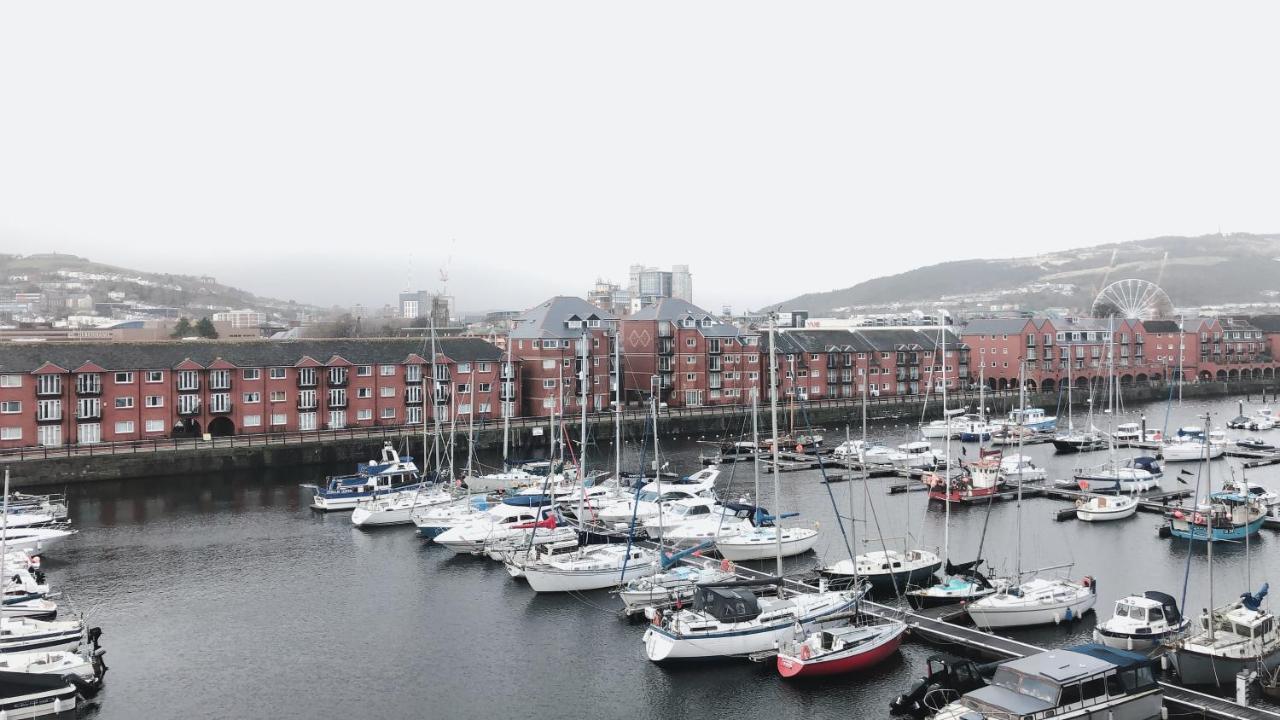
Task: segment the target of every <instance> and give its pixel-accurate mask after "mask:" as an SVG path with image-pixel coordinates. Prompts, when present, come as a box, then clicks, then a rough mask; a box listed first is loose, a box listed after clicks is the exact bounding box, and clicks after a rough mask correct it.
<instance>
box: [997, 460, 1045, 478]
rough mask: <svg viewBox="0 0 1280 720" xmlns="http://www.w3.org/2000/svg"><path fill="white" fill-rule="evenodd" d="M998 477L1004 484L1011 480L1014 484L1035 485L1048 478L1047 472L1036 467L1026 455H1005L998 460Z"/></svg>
mask: <svg viewBox="0 0 1280 720" xmlns="http://www.w3.org/2000/svg"><path fill="white" fill-rule="evenodd" d="M1000 477H1002V478H1003V479H1004V480H1005V482H1009V481H1010V480H1012V481H1014V482H1026V483H1035V482H1041V481H1043V480H1044V479H1046V478H1048V477H1049V471H1048V470H1047V469H1045V468H1043V467H1038V466H1037V465H1036V464H1035V462H1034V461H1033V460H1032V459H1031V458H1030V457H1028V456H1026V455H1005V456H1003V457H1001V458H1000Z"/></svg>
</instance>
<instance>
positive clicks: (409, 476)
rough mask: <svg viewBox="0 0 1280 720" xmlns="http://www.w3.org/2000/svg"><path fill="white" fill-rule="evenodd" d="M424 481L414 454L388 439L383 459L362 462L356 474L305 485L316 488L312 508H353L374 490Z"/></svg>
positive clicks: (414, 485) (403, 487) (410, 486)
mask: <svg viewBox="0 0 1280 720" xmlns="http://www.w3.org/2000/svg"><path fill="white" fill-rule="evenodd" d="M421 484H422V477H421V476H420V475H419V474H418V466H417V465H415V464H414V462H413V458H412V457H409V456H407V455H406V456H404V457H401V456H400V453H399V452H397V451H396V449H395V448H394V447H392V445H391V442H390V441H388V442H387V443H386V444H384V445H383V446H382V457H381V459H379V460H370V461H369V462H367V463H360V464H359V465H357V466H356V472H355V474H353V475H340V476H335V477H330V478H327V479H326V480H325V482H324V483H323V484H319V485H317V484H314V483H305V484H303V485H302V487H304V488H307V489H310V490H311V491H312V498H311V507H312V509H314V510H322V511H333V510H351V509H353V508H355V506H356V503H357V502H358V501H359V500H360V499H362V498H367V497H371V496H373V494H374V493H378V492H381V493H387V492H391V491H395V490H414V489H417V488H418V487H419V486H420V485H421Z"/></svg>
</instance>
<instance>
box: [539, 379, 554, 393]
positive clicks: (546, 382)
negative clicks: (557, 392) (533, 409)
mask: <svg viewBox="0 0 1280 720" xmlns="http://www.w3.org/2000/svg"><path fill="white" fill-rule="evenodd" d="M555 387H556V381H555V379H554V378H543V380H542V388H543V389H544V390H554V389H555Z"/></svg>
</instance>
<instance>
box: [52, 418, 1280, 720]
mask: <svg viewBox="0 0 1280 720" xmlns="http://www.w3.org/2000/svg"><path fill="white" fill-rule="evenodd" d="M1206 409H1211V410H1212V411H1213V412H1214V425H1215V426H1217V425H1222V424H1223V423H1224V422H1225V420H1227V419H1228V418H1230V417H1233V416H1234V415H1236V400H1235V399H1231V400H1222V401H1216V402H1209V403H1204V402H1196V403H1192V402H1187V403H1185V404H1183V405H1181V406H1178V405H1176V404H1175V405H1173V406H1172V407H1171V408H1166V406H1165V405H1164V404H1158V405H1150V406H1146V407H1142V408H1133V409H1132V412H1129V413H1126V415H1125V417H1124V418H1122V419H1121V420H1120V421H1124V420H1134V421H1136V419H1137V413H1139V412H1145V413H1146V414H1147V420H1148V424H1149V426H1151V427H1166V426H1167V428H1168V430H1169V431H1170V432H1172V431H1173V430H1174V429H1175V428H1176V427H1178V426H1179V425H1189V424H1198V422H1197V421H1196V419H1195V416H1196V415H1197V414H1200V413H1203V412H1204V411H1205V410H1206ZM1246 409H1248V408H1246ZM1050 411H1051V412H1052V409H1050ZM1166 411H1168V419H1167V423H1166V418H1165V415H1166ZM1076 422H1077V426H1083V425H1084V424H1085V419H1084V418H1083V417H1077V418H1076ZM1095 422H1096V424H1097V425H1098V426H1099V427H1101V428H1104V429H1105V427H1106V426H1107V422H1106V420H1105V419H1103V418H1098V419H1096V420H1095ZM1064 425H1065V418H1062V419H1061V420H1060V427H1061V426H1064ZM913 430H914V424H913V425H912V427H908V426H907V425H904V424H898V425H884V424H881V425H877V426H873V427H872V428H871V429H870V431H869V434H870V436H871V437H872V438H873V439H876V440H880V441H882V442H884V443H886V444H899V443H902V442H906V441H907V440H908V439H914V437H910V436H912V435H913ZM638 431H639V429H638V428H636V429H634V430H633V431H632V432H631V434H632V436H633V437H632V441H631V442H629V444H628V445H627V446H626V449H625V454H624V457H625V459H624V469H636V468H637V467H638V463H639V451H640V447H641V446H640V444H639V443H638V442H636V440H635V438H634V435H635V433H637V432H638ZM850 431H851V432H852V433H853V434H854V435H859V434H860V433H861V429H860V428H859V427H856V426H855V427H852V428H850ZM844 432H845V429H844V428H843V427H841V428H838V429H837V428H832V427H830V426H828V427H827V428H825V435H826V438H827V443H828V444H829V445H833V444H836V443H838V442H839V441H840V440H841V439H843V435H844ZM1232 434H1233V435H1236V436H1243V435H1244V433H1232ZM1259 435H1261V436H1262V437H1264V438H1273V440H1272V441H1273V442H1275V441H1280V430H1274V431H1270V432H1266V433H1259ZM732 439H737V438H732ZM708 440H719V439H715V438H708ZM1277 444H1280V442H1277ZM934 445H935V447H941V446H942V441H934ZM648 447H649V445H648V444H646V453H648V452H650V451H649V450H648V449H647V448H648ZM962 447H963V454H961V453H962V451H961V448H962ZM417 449H418V448H414V450H415V454H416V450H417ZM662 450H663V455H662V456H663V459H664V461H666V462H669V464H670V465H669V469H671V470H673V471H676V472H680V473H682V474H688V473H691V472H693V471H695V470H697V469H698V455H699V453H703V452H710V451H712V450H714V446H712V445H705V444H700V443H699V442H698V439H697V438H684V439H679V440H674V441H672V440H665V441H663V443H662ZM954 450H955V454H956V456H958V457H961V458H967V459H976V457H977V446H976V445H974V444H965V445H963V446H962V445H961V444H960V443H958V442H957V443H954ZM1011 451H1012V449H1006V452H1011ZM590 452H591V454H590V455H589V461H590V465H591V466H593V467H604V468H607V469H612V465H613V447H612V446H611V445H607V444H606V445H602V446H599V447H592V448H591V451H590ZM1023 453H1024V454H1026V455H1028V456H1031V457H1032V458H1033V459H1034V462H1035V463H1036V465H1038V466H1045V467H1047V468H1049V470H1050V478H1051V479H1058V478H1065V477H1068V476H1070V474H1071V473H1072V472H1073V470H1075V469H1076V468H1081V467H1088V466H1094V465H1098V464H1101V463H1102V462H1104V461H1105V460H1106V453H1105V452H1097V453H1089V454H1085V455H1065V456H1062V455H1059V456H1055V455H1053V448H1052V445H1035V446H1028V447H1026V448H1025V449H1024V450H1023ZM1139 454H1142V451H1137V450H1123V451H1120V455H1121V456H1122V457H1131V456H1135V455H1139ZM482 460H484V461H487V462H488V463H491V464H492V463H496V461H497V459H496V458H491V457H489V458H482ZM1184 468H1185V469H1187V470H1190V471H1191V474H1182V473H1181V472H1180V471H1181V470H1183V469H1184ZM1199 469H1200V467H1199V466H1198V465H1195V464H1181V465H1179V464H1174V465H1171V466H1167V467H1166V468H1165V470H1166V472H1165V479H1164V489H1166V490H1172V489H1176V488H1181V487H1187V488H1191V489H1194V488H1195V487H1196V483H1197V479H1198V478H1197V473H1198V472H1199ZM349 470H350V468H348V467H333V468H325V467H305V468H292V469H272V470H263V471H259V472H248V473H237V474H227V475H205V476H195V477H170V478H161V479H148V480H138V481H124V482H103V483H95V484H85V485H81V486H73V487H71V488H70V489H69V492H70V500H71V517H72V520H73V522H74V524H75V526H76V527H77V528H78V529H79V530H80V532H79V534H78V535H77V536H75V537H73V538H71V539H69V540H67V541H66V542H65V543H64V544H62V545H59V546H57V547H55V548H53V549H51V550H50V552H48V553H46V571H47V573H48V575H49V578H50V580H51V582H54V583H56V584H57V587H58V588H61V589H68V590H70V589H74V592H69V593H68V595H67V597H66V598H65V600H66V602H67V603H68V604H69V605H70V606H71V607H72V608H74V609H75V610H77V611H79V612H83V613H84V614H85V615H86V618H87V620H88V621H89V623H90V624H92V625H98V626H101V627H102V628H103V629H104V635H103V643H104V646H105V647H106V648H107V651H108V655H107V660H108V663H109V665H110V666H111V671H110V673H109V674H108V676H107V688H106V690H105V692H104V693H103V694H102V695H101V696H100V697H99V698H98V699H97V700H96V701H95V702H94V703H93V704H92V705H91V706H90V707H89V709H87V710H85V711H82V713H81V716H83V717H94V718H102V719H103V720H107V719H111V720H114V719H116V718H138V717H173V718H204V717H210V718H212V717H218V718H224V717H244V718H250V717H264V718H268V717H269V718H363V717H382V718H401V717H404V718H410V717H412V718H450V719H451V720H452V719H464V718H492V717H511V718H550V717H564V716H579V715H582V716H590V717H593V718H614V717H617V718H623V717H625V718H636V719H642V718H653V719H655V720H658V719H664V720H665V719H666V718H677V717H723V716H726V715H728V714H730V713H737V712H751V713H752V714H767V715H768V716H770V717H779V718H806V719H808V718H815V717H817V718H822V717H832V718H835V717H847V716H849V714H850V713H851V712H852V711H854V710H855V709H856V710H858V711H859V712H858V716H860V717H862V716H865V717H887V715H888V712H887V704H888V702H889V700H890V699H892V697H893V696H894V695H896V694H897V693H898V692H900V691H901V690H903V689H905V687H906V686H907V685H908V684H909V683H910V682H911V681H912V680H913V679H914V678H915V677H917V676H919V675H920V674H922V671H923V667H924V661H925V659H926V658H927V657H928V656H929V655H931V654H935V653H938V652H942V651H943V650H944V649H940V648H937V647H932V646H928V645H924V644H921V643H918V642H914V641H911V642H908V643H906V644H904V646H903V648H902V650H901V652H900V653H899V654H898V655H897V656H896V657H894V658H893V659H891V660H890V661H889V662H886V663H885V664H883V665H882V666H880V667H877V668H876V669H875V670H873V671H872V672H870V673H866V674H863V675H855V676H844V677H836V678H831V679H827V680H823V681H818V682H803V683H797V682H785V681H783V680H781V679H780V678H779V677H778V676H777V673H776V671H775V669H774V667H773V665H772V664H771V663H762V664H753V663H751V662H748V661H727V662H722V663H702V664H694V665H684V666H670V667H669V666H658V665H653V664H651V663H649V662H648V661H647V660H646V659H645V657H644V652H643V646H642V644H641V635H642V633H643V631H644V627H643V625H641V624H637V623H629V622H627V621H626V620H624V619H622V618H621V617H620V615H619V609H620V603H619V602H618V601H617V600H616V598H614V597H613V596H612V595H610V594H609V593H608V592H605V591H601V592H592V593H585V594H564V595H538V594H535V593H533V592H532V591H531V590H530V589H529V588H528V586H527V585H526V584H525V583H524V582H523V581H517V580H513V579H512V578H511V577H509V576H508V574H507V573H506V571H505V570H504V569H503V568H502V567H501V566H500V565H498V564H496V563H492V562H490V561H488V560H487V559H479V558H473V557H470V556H458V555H454V554H453V553H451V552H449V551H448V550H446V549H444V548H442V547H440V546H437V545H434V544H432V543H430V542H427V541H424V540H422V539H420V538H418V537H417V536H416V535H415V534H414V532H413V528H412V526H401V527H392V528H382V529H377V530H373V531H361V530H357V529H354V528H352V526H351V524H350V521H349V515H348V514H347V513H333V514H328V515H323V514H319V513H314V512H312V511H311V510H309V509H308V507H307V505H308V501H309V492H308V491H307V490H305V489H302V488H300V487H299V486H298V484H299V483H300V482H308V481H314V480H317V479H319V478H320V477H322V476H324V475H326V474H332V473H338V472H347V471H349ZM1232 474H1234V476H1235V477H1236V479H1239V478H1240V474H1241V470H1240V461H1238V460H1231V459H1229V460H1220V461H1215V462H1214V463H1213V476H1214V485H1215V487H1217V486H1218V485H1219V484H1220V482H1221V480H1222V479H1224V478H1226V477H1230V476H1231V475H1232ZM1178 477H1181V478H1183V479H1184V480H1186V482H1187V484H1186V485H1183V484H1180V483H1179V482H1178V481H1177V478H1178ZM1248 479H1249V482H1251V483H1259V484H1262V485H1264V486H1267V487H1269V488H1273V489H1280V466H1273V467H1268V468H1259V469H1256V470H1251V471H1249V475H1248ZM820 480H821V475H820V473H819V472H818V471H816V470H813V471H800V472H790V473H785V474H784V475H783V476H782V486H783V495H782V498H781V499H777V498H774V497H773V491H772V478H771V477H769V476H765V477H762V482H761V485H762V490H761V497H760V501H761V504H763V505H765V506H766V507H768V508H769V509H770V510H774V511H778V510H780V511H784V512H790V511H798V512H800V513H801V514H800V516H799V517H798V518H795V519H792V520H789V521H788V522H790V523H798V524H809V525H814V524H816V525H818V526H819V527H820V528H821V529H822V539H821V541H820V542H819V544H818V546H817V548H816V552H815V553H813V554H808V555H804V556H800V557H797V558H792V559H789V560H788V561H787V567H788V568H789V569H793V570H803V569H808V568H812V567H815V566H817V565H820V564H821V563H822V562H823V560H824V559H825V560H827V561H834V560H837V559H840V558H841V557H844V556H846V555H847V550H846V545H845V541H844V539H843V538H842V537H841V534H840V531H839V523H838V521H837V517H836V514H835V512H834V510H833V500H834V505H835V507H838V508H839V509H840V512H841V513H842V514H847V512H848V507H849V502H850V493H852V496H853V497H852V499H853V508H854V515H855V517H856V518H857V520H856V522H855V524H854V525H855V527H856V536H857V547H858V551H859V552H864V551H866V550H870V549H879V548H880V547H881V543H882V542H883V543H884V544H885V545H886V546H888V547H889V548H891V549H892V548H895V547H896V548H899V549H900V548H901V547H902V545H903V543H904V542H905V541H904V538H905V537H908V536H909V537H910V538H911V540H910V543H911V544H912V545H913V546H919V545H923V546H926V547H930V548H937V549H938V550H939V551H941V550H942V545H943V538H944V524H943V517H944V512H943V510H942V507H941V505H937V504H935V505H934V506H932V507H928V506H927V505H928V503H927V501H926V497H925V495H924V493H919V492H916V493H900V494H892V495H891V494H889V493H888V488H889V486H890V485H893V484H896V483H900V482H902V480H900V479H898V478H882V479H872V480H868V481H865V482H864V481H854V482H848V483H841V484H831V485H828V484H824V483H822V482H821V481H820ZM1199 481H1200V482H1201V488H1202V489H1203V487H1204V485H1203V483H1204V478H1203V477H1200V478H1199ZM753 486H754V481H753V477H752V468H751V465H750V464H749V463H742V464H739V465H736V466H725V467H724V472H723V474H722V475H721V478H720V482H719V488H720V490H721V495H722V497H727V498H736V497H738V496H744V495H745V496H750V495H752V494H753V491H754V487H753ZM1066 506H1067V503H1066V502H1065V501H1063V500H1052V499H1048V498H1028V499H1026V500H1024V501H1023V502H1022V506H1021V518H1022V521H1021V543H1020V547H1021V550H1022V556H1021V566H1022V568H1023V569H1024V570H1031V569H1036V568H1044V567H1048V566H1058V565H1065V564H1071V565H1072V567H1071V568H1069V572H1070V574H1071V576H1072V577H1075V578H1079V577H1080V576H1082V575H1090V576H1092V577H1093V578H1095V579H1096V582H1097V583H1098V604H1097V617H1098V618H1105V617H1108V616H1109V615H1110V612H1111V606H1112V604H1113V603H1114V601H1115V600H1116V599H1118V598H1120V597H1121V596H1123V595H1126V594H1129V593H1141V592H1142V591H1144V590H1149V589H1159V590H1163V591H1166V592H1168V593H1170V594H1172V595H1173V596H1174V597H1175V598H1182V597H1183V596H1184V593H1185V598H1186V602H1185V603H1184V604H1183V607H1184V610H1185V611H1186V612H1187V613H1191V614H1193V613H1195V612H1198V611H1199V609H1200V608H1202V607H1205V606H1206V605H1207V604H1208V602H1209V593H1208V587H1207V585H1206V566H1205V553H1204V549H1203V547H1198V548H1196V549H1194V550H1191V551H1189V549H1188V546H1187V543H1186V542H1185V541H1177V540H1170V539H1161V538H1160V537H1158V535H1157V526H1158V524H1159V518H1158V516H1156V515H1153V514H1148V513H1139V514H1138V515H1137V516H1135V517H1133V518H1131V519H1128V520H1123V521H1118V522H1113V523H1102V524H1094V525H1091V524H1087V523H1083V522H1078V521H1074V520H1072V521H1066V522H1056V521H1055V520H1054V517H1055V515H1056V513H1057V511H1058V510H1060V509H1062V508H1064V507H1066ZM986 516H987V509H986V506H985V504H984V505H977V506H972V507H953V509H952V514H951V518H952V521H951V525H950V555H951V557H952V558H953V560H955V561H957V562H962V561H967V560H970V559H972V558H973V557H974V555H975V553H976V552H977V546H978V542H979V539H980V536H981V534H982V531H983V526H984V520H985V519H986ZM1017 518H1018V508H1017V504H1016V503H1014V502H1011V501H1010V502H997V503H995V504H994V505H993V506H992V509H991V511H990V522H989V524H987V535H986V539H985V547H984V550H983V556H984V557H985V558H987V559H988V561H989V563H990V564H991V565H993V566H994V569H995V570H996V571H1001V570H1003V571H1011V570H1012V569H1013V568H1014V567H1015V565H1016V563H1017V562H1018V559H1017V551H1018V547H1019V542H1018V540H1019V532H1018V528H1019V523H1018V521H1017ZM1276 547H1280V537H1277V536H1276V534H1275V533H1274V531H1271V530H1263V531H1262V532H1261V533H1260V534H1259V535H1258V536H1256V537H1255V538H1254V539H1253V541H1252V542H1251V545H1250V547H1249V553H1248V555H1246V548H1245V546H1244V545H1243V544H1226V543H1223V544H1220V545H1217V546H1215V560H1216V562H1215V567H1214V573H1215V578H1216V583H1215V590H1214V593H1215V594H1214V601H1215V602H1216V603H1217V604H1221V603H1223V602H1226V601H1228V600H1230V599H1232V598H1234V597H1236V596H1238V595H1239V594H1240V593H1242V592H1245V591H1246V590H1251V589H1252V590H1256V589H1257V587H1258V586H1260V585H1261V584H1262V583H1263V582H1264V581H1267V580H1270V581H1273V582H1274V581H1280V573H1277V572H1276V571H1277V570H1278V569H1280V565H1278V564H1277V560H1276V558H1277V554H1276V552H1275V549H1276ZM1246 557H1251V558H1252V562H1251V563H1248V562H1246ZM761 567H763V568H765V569H768V568H771V567H772V564H771V563H765V564H763V565H762V566H761ZM1184 577H1189V581H1188V582H1186V583H1185V585H1184ZM1272 607H1275V605H1274V604H1273V605H1272ZM1095 620H1096V618H1095V616H1093V615H1090V616H1087V617H1085V618H1084V619H1082V620H1080V621H1078V622H1075V623H1070V624H1066V625H1063V626H1061V627H1045V628H1038V629H1031V630H1023V631H1013V632H1011V633H1010V634H1011V635H1012V636H1014V637H1017V638H1019V639H1022V640H1026V641H1028V642H1032V643H1036V644H1040V645H1044V646H1061V645H1069V644H1074V643H1080V642H1086V641H1088V640H1089V638H1090V634H1091V630H1092V628H1093V625H1094V623H1095Z"/></svg>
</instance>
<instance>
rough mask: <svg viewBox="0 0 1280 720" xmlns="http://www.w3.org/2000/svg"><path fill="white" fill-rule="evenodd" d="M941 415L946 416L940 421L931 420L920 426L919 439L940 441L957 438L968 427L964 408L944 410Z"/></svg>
mask: <svg viewBox="0 0 1280 720" xmlns="http://www.w3.org/2000/svg"><path fill="white" fill-rule="evenodd" d="M943 414H944V415H945V416H946V417H944V418H943V419H941V420H932V421H930V422H927V423H922V424H921V425H920V437H923V438H925V439H928V440H941V439H944V438H948V437H951V438H958V437H960V434H961V433H963V432H964V431H965V428H967V427H968V426H969V419H968V418H967V417H965V413H964V408H955V409H952V410H945V411H943Z"/></svg>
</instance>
